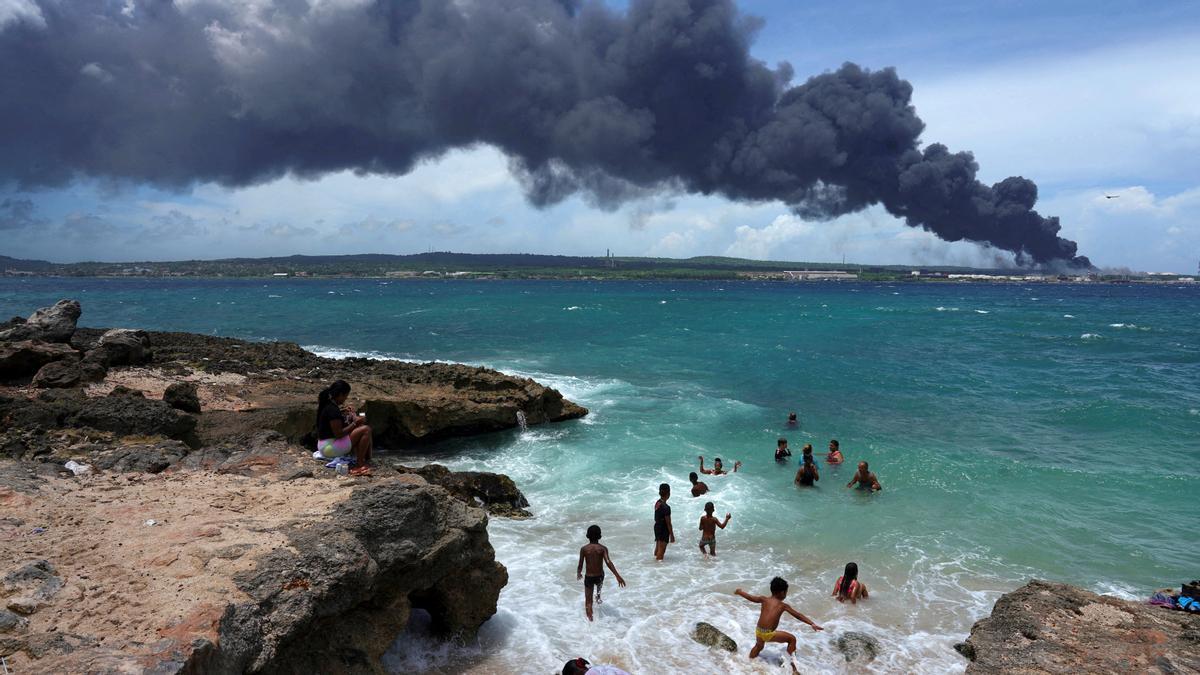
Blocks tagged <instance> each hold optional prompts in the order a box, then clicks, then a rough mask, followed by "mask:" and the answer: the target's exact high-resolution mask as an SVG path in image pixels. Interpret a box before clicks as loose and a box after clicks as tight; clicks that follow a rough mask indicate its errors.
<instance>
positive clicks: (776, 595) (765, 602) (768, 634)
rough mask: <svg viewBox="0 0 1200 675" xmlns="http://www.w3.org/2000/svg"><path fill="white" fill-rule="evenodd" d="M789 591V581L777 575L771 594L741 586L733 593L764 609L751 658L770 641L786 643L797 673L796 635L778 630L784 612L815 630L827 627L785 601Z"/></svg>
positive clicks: (793, 667)
mask: <svg viewBox="0 0 1200 675" xmlns="http://www.w3.org/2000/svg"><path fill="white" fill-rule="evenodd" d="M787 592H788V583H787V582H786V581H784V580H783V579H780V578H779V577H775V578H774V579H772V580H771V594H770V595H750V594H749V593H747V592H745V591H743V590H742V589H740V588H739V589H737V590H736V591H734V592H733V593H734V595H740V596H741V597H743V598H745V599H747V600H749V601H750V602H755V603H758V604H760V605H762V609H761V610H760V611H759V614H758V625H757V627H755V629H754V648H753V649H751V650H750V658H751V659H754V658H757V657H758V655H759V653H761V652H762V650H763V647H764V646H765V645H766V643H768V642H782V643H786V644H787V652H788V661H790V662H791V665H792V672H794V673H795V672H799V671H797V670H796V662H795V661H792V657H793V656H794V655H795V654H796V636H795V635H792V634H791V633H788V632H787V631H782V630H778V628H779V619H780V618H781V617H782V616H783V613H784V612H787V613H788V614H791V615H792V616H794V617H796V618H797V619H799V620H800V621H803V622H804V623H806V624H808V625H809V626H810V627H812V629H813V630H814V631H821V630H825V629H824V628H821V627H820V626H818V625H817V624H816V623H814V622H813V620H812V619H810V618H808V617H807V616H804V615H803V614H801V613H800V612H797V611H796V610H794V609H792V607H791V606H790V605H788V604H787V603H786V602H784V599H785V598H787Z"/></svg>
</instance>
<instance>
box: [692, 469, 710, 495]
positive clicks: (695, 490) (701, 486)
mask: <svg viewBox="0 0 1200 675" xmlns="http://www.w3.org/2000/svg"><path fill="white" fill-rule="evenodd" d="M688 480H690V481H692V496H693V497H699V496H700V495H702V494H705V493H707V492H708V483H705V482H704V481H702V480H700V477H699V476H697V475H696V472H695V471H693V472H691V473H689V474H688Z"/></svg>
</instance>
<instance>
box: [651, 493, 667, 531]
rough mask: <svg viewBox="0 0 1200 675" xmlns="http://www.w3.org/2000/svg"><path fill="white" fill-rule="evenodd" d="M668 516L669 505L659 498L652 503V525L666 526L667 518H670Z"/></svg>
mask: <svg viewBox="0 0 1200 675" xmlns="http://www.w3.org/2000/svg"><path fill="white" fill-rule="evenodd" d="M670 517H671V507H670V505H669V504H667V503H666V502H664V501H663V500H661V499H660V500H658V503H657V504H655V505H654V526H655V527H666V526H667V518H670Z"/></svg>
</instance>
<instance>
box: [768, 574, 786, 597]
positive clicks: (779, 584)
mask: <svg viewBox="0 0 1200 675" xmlns="http://www.w3.org/2000/svg"><path fill="white" fill-rule="evenodd" d="M777 593H787V582H786V581H784V580H783V579H781V578H779V577H775V578H774V579H772V580H771V595H775V594H777Z"/></svg>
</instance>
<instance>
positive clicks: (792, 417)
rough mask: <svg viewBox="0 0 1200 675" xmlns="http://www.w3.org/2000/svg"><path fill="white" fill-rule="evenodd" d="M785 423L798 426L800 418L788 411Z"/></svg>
mask: <svg viewBox="0 0 1200 675" xmlns="http://www.w3.org/2000/svg"><path fill="white" fill-rule="evenodd" d="M787 425H788V426H789V427H798V426H800V418H799V417H798V416H797V415H796V413H794V412H790V413H788V419H787Z"/></svg>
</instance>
